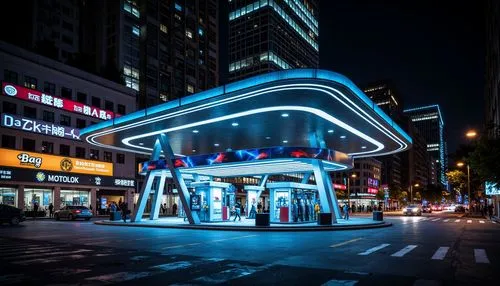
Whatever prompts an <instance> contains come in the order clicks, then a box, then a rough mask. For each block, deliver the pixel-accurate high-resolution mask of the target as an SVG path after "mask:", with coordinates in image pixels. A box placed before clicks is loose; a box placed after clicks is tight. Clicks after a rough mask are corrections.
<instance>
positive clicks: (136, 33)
mask: <svg viewBox="0 0 500 286" xmlns="http://www.w3.org/2000/svg"><path fill="white" fill-rule="evenodd" d="M132 34H134V35H136V36H140V35H141V30H140V29H139V27H138V26H135V25H134V26H133V27H132Z"/></svg>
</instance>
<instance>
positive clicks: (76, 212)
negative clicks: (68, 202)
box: [54, 206, 92, 220]
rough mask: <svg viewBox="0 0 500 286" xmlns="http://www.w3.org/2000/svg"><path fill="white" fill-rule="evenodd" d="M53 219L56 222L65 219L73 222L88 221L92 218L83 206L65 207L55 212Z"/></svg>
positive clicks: (90, 213)
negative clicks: (79, 219) (80, 219)
mask: <svg viewBox="0 0 500 286" xmlns="http://www.w3.org/2000/svg"><path fill="white" fill-rule="evenodd" d="M54 218H55V219H56V220H60V219H61V218H66V219H68V220H75V219H77V218H83V219H85V220H90V219H91V218H92V212H91V211H90V210H89V209H88V208H87V207H84V206H66V207H64V208H62V209H60V210H58V211H55V213H54Z"/></svg>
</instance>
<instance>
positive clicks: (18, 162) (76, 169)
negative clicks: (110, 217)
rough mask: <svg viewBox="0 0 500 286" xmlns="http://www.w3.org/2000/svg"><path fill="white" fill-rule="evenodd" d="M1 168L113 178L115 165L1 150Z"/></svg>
mask: <svg viewBox="0 0 500 286" xmlns="http://www.w3.org/2000/svg"><path fill="white" fill-rule="evenodd" d="M0 154H1V156H0V166H6V167H15V168H25V169H38V170H46V171H56V172H65V173H81V174H90V175H102V176H113V163H108V162H99V161H91V160H84V159H78V158H69V157H62V156H54V155H47V154H42V153H35V152H26V151H19V150H11V149H3V148H0Z"/></svg>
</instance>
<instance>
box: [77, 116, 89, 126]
mask: <svg viewBox="0 0 500 286" xmlns="http://www.w3.org/2000/svg"><path fill="white" fill-rule="evenodd" d="M86 124H87V122H86V121H85V119H80V118H77V119H76V128H85V126H86Z"/></svg>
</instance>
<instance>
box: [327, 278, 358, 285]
mask: <svg viewBox="0 0 500 286" xmlns="http://www.w3.org/2000/svg"><path fill="white" fill-rule="evenodd" d="M356 284H358V280H336V279H333V280H328V281H326V282H325V283H324V284H321V286H340V285H342V286H354V285H356Z"/></svg>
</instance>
